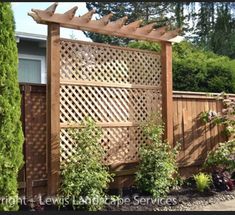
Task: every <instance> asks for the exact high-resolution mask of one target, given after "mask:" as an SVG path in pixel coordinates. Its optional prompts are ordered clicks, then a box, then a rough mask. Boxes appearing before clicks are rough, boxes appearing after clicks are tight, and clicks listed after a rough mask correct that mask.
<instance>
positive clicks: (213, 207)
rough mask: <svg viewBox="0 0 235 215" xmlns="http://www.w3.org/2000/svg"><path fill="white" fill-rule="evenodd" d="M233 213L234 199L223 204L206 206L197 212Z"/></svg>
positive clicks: (234, 209)
mask: <svg viewBox="0 0 235 215" xmlns="http://www.w3.org/2000/svg"><path fill="white" fill-rule="evenodd" d="M199 210H201V211H235V199H233V200H230V201H225V202H220V203H217V204H213V205H208V206H205V207H202V208H199V209H198V211H199Z"/></svg>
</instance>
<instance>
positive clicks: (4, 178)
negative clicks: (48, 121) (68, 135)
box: [0, 3, 23, 211]
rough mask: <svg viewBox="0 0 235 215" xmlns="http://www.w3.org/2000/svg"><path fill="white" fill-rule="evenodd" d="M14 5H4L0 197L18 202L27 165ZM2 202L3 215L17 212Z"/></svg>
mask: <svg viewBox="0 0 235 215" xmlns="http://www.w3.org/2000/svg"><path fill="white" fill-rule="evenodd" d="M14 29H15V26H14V17H13V12H12V9H11V5H10V3H0V197H3V198H8V199H9V198H15V199H16V200H17V197H18V192H17V177H18V171H19V169H20V167H21V166H22V163H23V155H22V144H23V133H22V128H21V120H20V114H21V110H20V91H19V84H18V80H17V64H18V57H17V46H16V40H15V32H14ZM6 202H7V201H2V202H0V211H2V210H17V209H18V204H17V202H16V203H15V204H14V203H13V204H7V203H6Z"/></svg>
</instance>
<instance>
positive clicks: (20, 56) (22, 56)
mask: <svg viewBox="0 0 235 215" xmlns="http://www.w3.org/2000/svg"><path fill="white" fill-rule="evenodd" d="M20 59H26V60H40V62H41V74H40V75H41V81H40V83H39V84H46V60H45V57H44V56H42V55H30V54H21V53H19V54H18V60H20Z"/></svg>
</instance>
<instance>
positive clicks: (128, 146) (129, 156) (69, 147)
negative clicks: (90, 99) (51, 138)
mask: <svg viewBox="0 0 235 215" xmlns="http://www.w3.org/2000/svg"><path fill="white" fill-rule="evenodd" d="M60 138H61V140H62V141H61V148H60V153H61V162H63V161H69V159H70V157H71V156H72V155H73V154H74V152H75V151H74V148H75V147H74V146H75V145H74V142H73V140H72V138H71V136H70V132H69V130H68V129H61V133H60ZM146 141H147V138H146V137H145V136H144V135H143V133H142V131H141V129H140V128H139V127H120V128H103V137H102V139H101V145H102V146H103V148H104V152H105V157H104V163H105V164H107V165H110V164H114V163H120V161H121V162H122V163H129V162H136V161H138V149H139V147H140V144H142V143H146Z"/></svg>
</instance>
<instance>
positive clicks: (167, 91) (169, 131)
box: [161, 42, 173, 146]
mask: <svg viewBox="0 0 235 215" xmlns="http://www.w3.org/2000/svg"><path fill="white" fill-rule="evenodd" d="M161 63H162V116H163V122H164V124H165V126H164V127H165V133H164V139H166V140H167V141H168V142H169V144H170V145H171V146H173V93H172V88H173V87H172V45H171V43H170V42H162V43H161Z"/></svg>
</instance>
